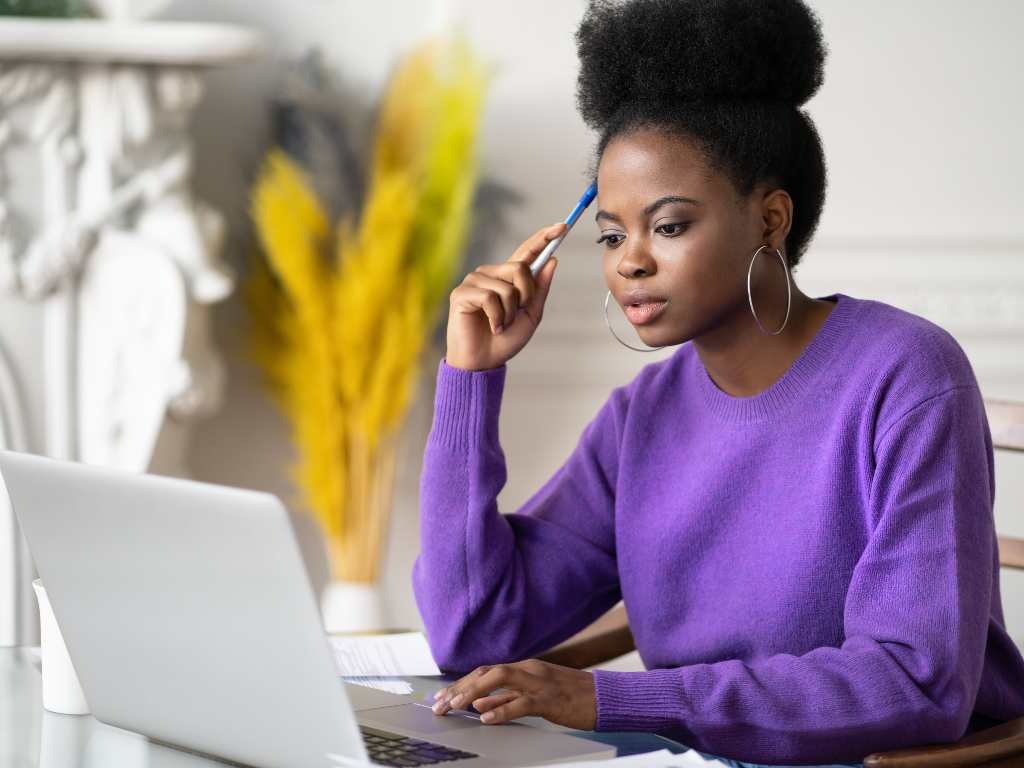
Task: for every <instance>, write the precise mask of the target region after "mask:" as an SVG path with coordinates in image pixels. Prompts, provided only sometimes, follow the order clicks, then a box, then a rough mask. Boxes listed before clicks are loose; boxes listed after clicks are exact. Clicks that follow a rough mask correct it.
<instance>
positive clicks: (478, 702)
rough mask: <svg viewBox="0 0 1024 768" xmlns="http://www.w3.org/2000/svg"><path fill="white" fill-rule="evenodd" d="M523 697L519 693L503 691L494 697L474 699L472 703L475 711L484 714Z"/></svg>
mask: <svg viewBox="0 0 1024 768" xmlns="http://www.w3.org/2000/svg"><path fill="white" fill-rule="evenodd" d="M520 696H522V694H521V693H519V692H518V691H502V692H501V693H496V694H494V695H493V696H481V697H480V698H479V699H473V701H471V702H470V703H471V704H472V705H473V709H475V710H476V711H477V712H479V713H481V714H483V713H484V712H487V711H489V710H492V709H494V708H495V707H499V706H501V705H502V704H506V703H508V702H510V701H512V699H517V698H519V697H520Z"/></svg>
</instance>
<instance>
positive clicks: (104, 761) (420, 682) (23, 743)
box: [0, 648, 569, 768]
mask: <svg viewBox="0 0 1024 768" xmlns="http://www.w3.org/2000/svg"><path fill="white" fill-rule="evenodd" d="M406 679H407V680H408V681H409V683H410V684H411V685H412V686H413V688H414V690H416V691H417V692H419V691H423V692H426V691H434V690H436V689H437V687H438V679H437V678H429V677H420V678H417V677H410V678H406ZM522 721H523V722H528V723H529V724H530V725H534V726H536V727H539V728H545V729H549V730H558V731H566V730H569V729H567V728H563V727H562V726H558V725H554V724H552V723H548V722H547V721H545V720H543V719H541V718H535V717H528V718H522ZM225 765H227V763H222V762H220V761H218V760H212V759H210V758H206V757H201V756H198V755H194V754H190V753H188V752H184V751H182V750H178V749H172V748H170V747H165V746H163V745H161V744H155V743H153V742H151V741H150V740H149V739H147V738H146V737H145V736H142V735H140V734H138V733H135V732H133V731H126V730H123V729H121V728H115V727H114V726H111V725H107V724H105V723H101V722H99V721H98V720H96V718H94V717H92V716H91V715H58V714H55V713H53V712H49V711H47V710H45V709H43V704H42V680H41V676H40V671H39V660H38V658H37V657H36V654H35V653H33V651H32V649H29V648H0V768H35V766H39V768H224V766H225Z"/></svg>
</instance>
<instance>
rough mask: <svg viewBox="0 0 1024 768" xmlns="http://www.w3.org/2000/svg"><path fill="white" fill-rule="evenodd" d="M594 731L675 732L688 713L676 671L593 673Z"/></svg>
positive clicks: (606, 670)
mask: <svg viewBox="0 0 1024 768" xmlns="http://www.w3.org/2000/svg"><path fill="white" fill-rule="evenodd" d="M593 674H594V692H595V697H596V699H597V723H596V724H595V726H594V730H595V731H669V730H671V731H676V732H678V731H679V730H680V728H682V727H683V726H684V724H685V722H686V719H687V714H688V712H689V711H690V707H689V702H687V700H686V694H685V692H684V691H683V686H682V682H681V680H680V675H679V674H678V670H672V669H651V670H648V671H646V672H613V671H611V670H608V669H595V670H593Z"/></svg>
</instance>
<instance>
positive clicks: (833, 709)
mask: <svg viewBox="0 0 1024 768" xmlns="http://www.w3.org/2000/svg"><path fill="white" fill-rule="evenodd" d="M875 456H876V467H875V473H874V479H873V484H872V488H871V508H872V513H873V516H874V521H875V525H874V530H873V533H872V536H871V539H870V541H869V543H868V545H867V548H866V550H865V551H864V553H863V556H862V557H861V559H860V560H859V562H858V564H857V567H856V569H855V570H854V573H853V577H852V581H851V584H850V587H849V590H848V592H847V598H846V607H845V617H844V629H845V637H846V639H845V641H844V642H843V644H842V646H841V647H839V648H834V647H821V648H816V649H814V650H812V651H810V652H809V653H805V654H803V655H801V656H794V655H790V654H777V655H775V656H771V657H768V658H764V659H760V660H756V661H752V662H747V663H745V662H742V661H739V660H727V661H721V662H717V663H711V664H694V665H689V666H685V667H680V668H675V669H657V670H650V671H646V672H611V671H602V670H597V671H596V672H595V685H596V698H597V725H596V728H597V730H644V731H662V732H666V733H667V732H671V733H672V734H673V735H674V737H675V738H679V739H680V740H681V741H683V742H685V743H687V744H689V745H690V746H692V747H695V748H697V749H700V750H704V751H708V752H712V753H715V754H720V755H724V756H733V755H736V756H742V759H745V760H754V761H758V762H761V761H764V762H780V763H782V762H790V761H803V762H806V761H813V762H826V761H843V760H851V759H858V760H859V759H861V758H862V757H863V756H864V755H867V754H869V753H871V752H874V751H879V750H886V749H892V748H898V747H904V746H912V745H918V744H926V743H933V742H949V741H955V740H957V739H959V738H960V737H961V736H962V735H963V733H964V730H965V728H966V726H967V721H968V718H969V717H970V714H971V711H972V709H973V706H974V701H975V697H976V695H977V692H978V687H979V681H980V677H981V671H982V665H983V661H984V656H985V646H986V638H987V632H988V624H989V615H990V609H991V602H990V601H991V597H992V592H991V588H992V582H993V570H994V568H995V565H994V549H993V547H994V546H995V540H994V536H995V534H994V524H993V519H992V493H993V486H992V478H993V474H992V473H993V468H992V447H991V442H990V438H989V432H988V424H987V421H986V419H985V413H984V407H983V403H982V398H981V395H980V393H979V391H978V390H977V388H975V387H973V386H958V387H955V388H951V389H948V390H947V391H944V392H942V393H941V394H938V395H936V396H934V397H931V398H929V399H927V400H925V401H923V402H920V403H918V404H917V405H916V407H914V408H912V409H911V410H909V411H908V412H906V413H905V414H903V415H902V416H901V417H900V418H899V419H898V420H897V421H896V422H895V423H893V424H892V425H891V427H890V428H888V429H887V430H886V432H885V433H884V434H883V435H880V436H879V439H878V440H877V441H876V447H875Z"/></svg>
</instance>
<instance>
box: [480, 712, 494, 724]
mask: <svg viewBox="0 0 1024 768" xmlns="http://www.w3.org/2000/svg"><path fill="white" fill-rule="evenodd" d="M480 719H481V720H483V721H484V722H485V723H489V722H491V720H493V719H494V713H493V712H484V713H483V714H482V715H480Z"/></svg>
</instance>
